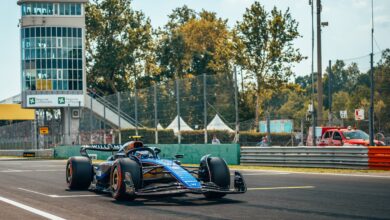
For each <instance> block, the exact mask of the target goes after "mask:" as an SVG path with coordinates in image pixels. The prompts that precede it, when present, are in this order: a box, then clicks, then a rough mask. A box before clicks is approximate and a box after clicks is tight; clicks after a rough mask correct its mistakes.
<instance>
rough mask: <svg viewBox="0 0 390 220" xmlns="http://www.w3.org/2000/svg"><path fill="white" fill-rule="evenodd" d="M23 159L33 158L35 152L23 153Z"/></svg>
mask: <svg viewBox="0 0 390 220" xmlns="http://www.w3.org/2000/svg"><path fill="white" fill-rule="evenodd" d="M23 157H35V152H32V151H25V152H23Z"/></svg>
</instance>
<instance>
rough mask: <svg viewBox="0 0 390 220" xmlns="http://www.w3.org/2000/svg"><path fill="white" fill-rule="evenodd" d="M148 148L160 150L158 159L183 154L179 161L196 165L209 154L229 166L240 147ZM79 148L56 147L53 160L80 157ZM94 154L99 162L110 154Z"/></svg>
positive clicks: (185, 145)
mask: <svg viewBox="0 0 390 220" xmlns="http://www.w3.org/2000/svg"><path fill="white" fill-rule="evenodd" d="M147 146H150V147H158V148H160V149H161V153H160V157H161V158H166V159H173V158H174V156H175V155H176V154H183V155H184V158H183V159H181V161H182V162H183V163H189V164H198V163H199V161H200V158H201V157H202V156H204V155H207V154H211V155H212V156H219V157H222V158H224V159H225V160H226V162H227V163H228V164H230V165H237V164H240V145H238V144H157V145H156V144H150V145H147ZM80 147H81V146H58V147H56V148H55V149H54V157H55V158H68V157H71V156H78V155H80ZM88 152H89V153H91V154H96V155H97V158H98V159H100V160H105V159H107V157H108V156H110V155H111V152H102V151H93V150H89V151H88Z"/></svg>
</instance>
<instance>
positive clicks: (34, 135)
mask: <svg viewBox="0 0 390 220" xmlns="http://www.w3.org/2000/svg"><path fill="white" fill-rule="evenodd" d="M34 114H35V120H34V121H33V122H32V123H33V126H32V127H33V130H32V135H33V138H32V140H33V141H34V149H35V150H38V144H37V142H38V140H37V114H36V112H34Z"/></svg>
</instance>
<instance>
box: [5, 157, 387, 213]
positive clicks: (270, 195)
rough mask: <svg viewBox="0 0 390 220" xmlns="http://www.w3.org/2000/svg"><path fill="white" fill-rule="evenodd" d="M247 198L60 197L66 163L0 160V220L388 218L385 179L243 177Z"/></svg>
mask: <svg viewBox="0 0 390 220" xmlns="http://www.w3.org/2000/svg"><path fill="white" fill-rule="evenodd" d="M243 174H244V177H245V179H246V182H247V186H248V189H249V190H248V192H247V193H246V194H241V195H228V196H227V197H225V198H224V199H222V200H219V201H218V200H216V201H208V200H206V199H204V198H203V196H201V195H188V196H182V197H173V198H172V197H165V198H149V199H144V198H140V199H137V200H135V201H132V202H117V201H115V200H113V199H112V198H111V197H110V196H108V195H97V194H95V193H93V192H88V191H67V190H66V184H65V161H44V160H35V161H34V160H26V161H22V160H11V161H4V160H0V219H31V220H35V219H46V218H51V219H82V220H87V219H142V220H144V219H390V175H388V174H387V175H379V174H378V175H371V176H370V177H367V176H360V175H318V174H297V173H287V172H274V171H243Z"/></svg>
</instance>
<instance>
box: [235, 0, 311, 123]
mask: <svg viewBox="0 0 390 220" xmlns="http://www.w3.org/2000/svg"><path fill="white" fill-rule="evenodd" d="M236 30H237V34H238V37H239V38H240V40H241V41H242V42H243V45H244V48H243V51H239V53H241V54H242V59H241V60H242V61H241V63H240V65H242V66H243V68H245V69H247V70H248V71H249V73H250V74H251V75H250V76H251V77H252V78H253V79H254V80H255V81H256V84H257V88H256V95H257V105H256V123H257V122H258V117H259V115H258V112H259V103H260V101H259V98H260V95H261V92H262V90H261V89H270V90H276V89H278V88H279V87H280V85H281V84H283V83H286V82H287V80H288V79H289V77H290V76H292V75H293V72H292V70H291V68H292V66H293V64H294V63H298V62H300V61H301V60H303V59H304V57H303V56H302V55H301V53H300V52H299V49H295V48H294V47H293V40H295V39H296V38H298V37H300V35H299V33H298V23H297V22H296V20H294V19H293V18H292V17H291V14H290V11H289V9H287V10H286V11H285V12H284V13H283V12H282V11H280V10H278V9H277V8H276V7H274V8H273V9H272V10H271V12H270V13H268V12H267V11H266V10H265V8H264V6H262V5H261V4H260V3H259V2H257V1H256V2H255V3H253V4H252V5H251V7H250V8H247V9H246V11H245V13H244V15H243V20H242V21H241V22H238V23H237V26H236Z"/></svg>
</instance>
